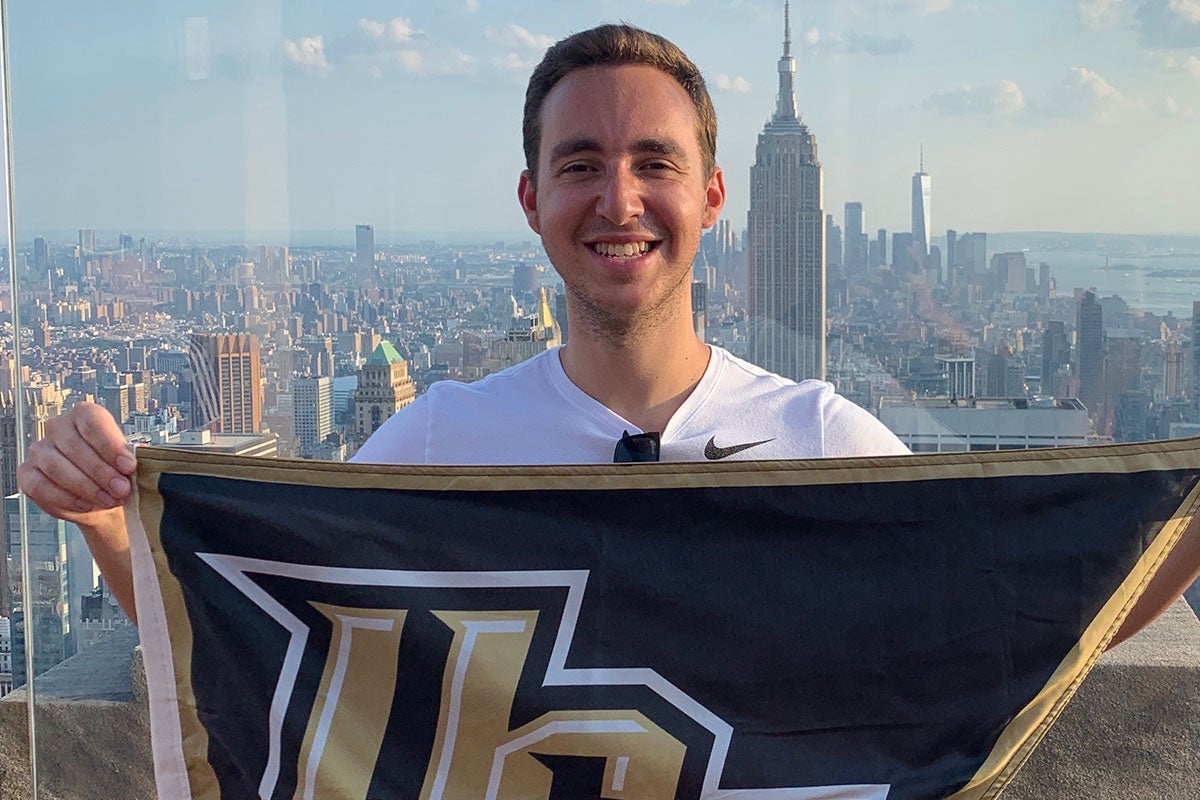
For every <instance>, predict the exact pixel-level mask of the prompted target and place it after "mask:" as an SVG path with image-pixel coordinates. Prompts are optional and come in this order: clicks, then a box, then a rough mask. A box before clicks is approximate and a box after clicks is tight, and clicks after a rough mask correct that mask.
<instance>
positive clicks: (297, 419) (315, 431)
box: [292, 376, 333, 456]
mask: <svg viewBox="0 0 1200 800" xmlns="http://www.w3.org/2000/svg"><path fill="white" fill-rule="evenodd" d="M292 424H293V428H292V430H293V431H294V432H295V434H296V442H297V443H298V444H299V445H300V454H301V455H303V456H307V455H308V454H309V453H310V452H311V451H312V449H313V448H314V447H315V446H316V445H318V444H319V443H320V442H322V441H323V440H324V439H325V437H326V436H328V435H329V434H330V433H332V432H333V378H329V377H325V376H321V377H318V378H296V379H294V380H293V381H292Z"/></svg>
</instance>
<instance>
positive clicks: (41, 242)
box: [33, 236, 50, 277]
mask: <svg viewBox="0 0 1200 800" xmlns="http://www.w3.org/2000/svg"><path fill="white" fill-rule="evenodd" d="M49 268H50V246H49V245H47V244H46V239H45V237H43V236H35V237H33V269H34V272H36V273H37V275H38V277H45V272H46V270H47V269H49Z"/></svg>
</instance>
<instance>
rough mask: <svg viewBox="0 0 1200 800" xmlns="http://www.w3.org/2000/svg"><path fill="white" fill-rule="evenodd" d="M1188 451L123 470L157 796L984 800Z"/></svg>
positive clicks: (152, 463)
mask: <svg viewBox="0 0 1200 800" xmlns="http://www.w3.org/2000/svg"><path fill="white" fill-rule="evenodd" d="M1198 479H1200V449H1197V444H1196V442H1193V441H1183V442H1179V441H1175V442H1166V443H1154V444H1149V445H1128V446H1120V447H1096V448H1081V449H1074V450H1055V451H1048V450H1039V451H1029V452H1022V453H1013V452H1006V453H986V454H984V453H967V454H959V455H947V456H920V457H907V456H906V457H893V458H879V459H850V460H829V461H794V462H782V461H780V462H739V463H726V462H722V463H719V464H708V463H705V464H628V465H616V466H614V465H606V466H579V467H576V466H566V467H563V466H556V467H520V468H516V467H489V468H476V467H387V466H374V465H340V464H339V465H332V464H323V463H314V462H299V461H283V460H280V461H274V460H260V459H248V458H235V457H228V456H211V455H197V454H192V453H184V452H178V451H170V450H156V449H144V450H139V472H138V480H137V484H138V487H137V488H138V492H137V493H138V503H139V506H140V507H139V511H138V514H137V515H131V519H135V521H134V522H133V523H131V527H133V528H135V529H136V528H137V527H138V525H139V523H140V526H141V527H142V528H143V529H144V535H143V532H139V531H138V530H134V535H133V542H134V544H133V558H134V567H135V574H136V592H137V605H138V609H137V610H138V617H139V620H140V626H141V635H142V642H143V646H144V649H145V662H146V667H147V677H148V680H149V689H150V701H151V717H152V729H153V745H154V758H155V770H156V779H157V782H158V791H159V795H160V797H161V798H164V800H175V799H176V798H189V797H194V798H202V799H203V800H215V799H216V798H226V799H228V798H234V799H240V798H263V799H264V800H285V799H287V800H292V799H301V798H320V799H321V800H324V799H325V798H347V799H349V800H363V799H364V798H380V800H383V799H384V798H387V799H389V800H390V799H391V798H412V799H413V800H589V799H595V800H598V799H599V798H613V799H615V800H634V799H635V798H636V800H668V798H674V799H676V800H700V799H703V800H716V799H717V798H729V800H815V799H816V798H825V799H827V800H883V798H887V800H933V799H936V798H947V797H952V798H956V800H968V799H971V800H973V799H975V798H994V797H996V796H997V795H998V794H999V793H1000V791H1001V790H1002V789H1003V787H1004V786H1005V785H1006V783H1007V782H1008V781H1009V780H1010V779H1011V778H1012V776H1013V775H1014V773H1015V772H1016V770H1017V769H1018V768H1019V766H1020V764H1021V763H1022V761H1023V760H1024V759H1025V758H1026V757H1027V756H1028V755H1029V753H1030V752H1031V750H1032V749H1033V748H1034V747H1035V746H1036V744H1037V743H1038V741H1039V739H1040V738H1041V737H1042V735H1043V734H1044V733H1045V732H1046V730H1047V728H1048V727H1049V726H1050V724H1051V723H1052V722H1053V721H1054V719H1055V718H1056V717H1057V716H1058V714H1059V712H1060V711H1061V710H1062V708H1063V706H1064V705H1065V704H1066V703H1067V701H1068V700H1069V699H1070V698H1071V696H1072V694H1073V693H1074V692H1075V690H1076V688H1077V687H1078V686H1079V683H1080V681H1082V680H1083V677H1084V675H1085V674H1086V673H1087V671H1088V670H1089V668H1090V667H1091V666H1092V664H1093V662H1094V661H1095V660H1096V658H1097V656H1098V655H1099V654H1100V652H1101V651H1102V650H1103V649H1104V647H1105V645H1106V643H1107V642H1108V640H1109V639H1110V638H1111V636H1112V635H1113V633H1114V632H1115V630H1116V629H1117V628H1118V627H1119V625H1120V623H1121V621H1122V620H1123V618H1124V616H1125V614H1126V613H1127V612H1128V610H1129V609H1130V608H1131V606H1132V605H1133V603H1134V602H1135V601H1136V599H1137V597H1138V595H1139V593H1140V591H1141V589H1142V587H1144V586H1145V584H1146V582H1147V581H1148V580H1149V579H1150V577H1151V576H1152V575H1153V573H1154V571H1155V570H1156V569H1157V567H1158V565H1159V564H1161V563H1162V561H1163V559H1164V558H1165V557H1166V555H1167V553H1168V552H1169V551H1170V549H1171V547H1172V546H1173V545H1174V543H1175V541H1176V540H1177V539H1178V538H1179V536H1180V535H1181V533H1182V531H1183V530H1184V528H1185V527H1186V525H1187V523H1188V522H1189V521H1190V519H1191V515H1192V514H1193V512H1194V511H1195V509H1196V507H1197V505H1198V502H1197V498H1198V497H1200V490H1198V489H1197V482H1198Z"/></svg>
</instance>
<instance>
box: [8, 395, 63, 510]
mask: <svg viewBox="0 0 1200 800" xmlns="http://www.w3.org/2000/svg"><path fill="white" fill-rule="evenodd" d="M13 391H14V390H12V389H0V490H3V492H4V496H5V497H7V496H8V495H10V494H15V493H16V491H17V412H16V398H15V396H14V394H13ZM62 406H63V392H62V391H61V390H60V389H59V388H57V387H56V386H52V385H41V386H28V385H26V387H25V446H26V447H28V446H29V445H31V444H33V443H34V442H36V441H39V440H40V439H42V437H44V436H45V435H46V423H47V422H48V421H49V420H51V419H53V418H54V417H57V416H58V415H59V414H61V413H62Z"/></svg>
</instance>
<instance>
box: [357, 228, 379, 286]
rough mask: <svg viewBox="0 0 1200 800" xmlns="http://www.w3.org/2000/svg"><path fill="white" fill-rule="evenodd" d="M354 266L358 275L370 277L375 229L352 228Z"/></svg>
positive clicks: (373, 267) (373, 255)
mask: <svg viewBox="0 0 1200 800" xmlns="http://www.w3.org/2000/svg"><path fill="white" fill-rule="evenodd" d="M354 266H355V267H356V270H355V271H356V272H358V274H359V275H370V274H371V272H372V271H373V270H374V269H375V228H373V227H372V226H370V225H355V226H354Z"/></svg>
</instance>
